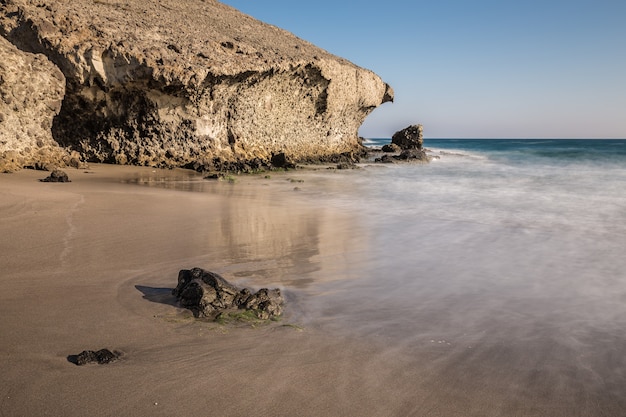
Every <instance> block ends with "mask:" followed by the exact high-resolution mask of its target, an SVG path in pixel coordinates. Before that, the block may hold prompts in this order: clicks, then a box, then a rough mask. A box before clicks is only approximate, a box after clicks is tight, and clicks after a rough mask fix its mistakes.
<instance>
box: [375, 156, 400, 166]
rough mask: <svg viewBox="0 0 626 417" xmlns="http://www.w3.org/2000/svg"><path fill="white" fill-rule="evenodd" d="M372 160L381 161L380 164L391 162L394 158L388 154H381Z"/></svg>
mask: <svg viewBox="0 0 626 417" xmlns="http://www.w3.org/2000/svg"><path fill="white" fill-rule="evenodd" d="M374 162H379V163H382V164H393V163H394V162H395V160H394V159H393V157H392V156H390V155H383V156H381V157H380V158H376V159H375V160H374Z"/></svg>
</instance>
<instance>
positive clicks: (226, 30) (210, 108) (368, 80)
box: [0, 0, 393, 169]
mask: <svg viewBox="0 0 626 417" xmlns="http://www.w3.org/2000/svg"><path fill="white" fill-rule="evenodd" d="M0 32H1V33H2V34H3V36H5V37H6V38H7V39H9V40H10V41H11V42H12V43H14V44H15V45H17V46H18V47H19V48H20V49H22V50H25V51H29V52H34V53H43V54H45V55H46V56H47V57H48V58H49V59H50V60H51V61H52V62H54V63H55V64H56V65H57V66H58V67H59V68H60V69H61V71H62V72H63V74H64V75H65V78H66V80H67V88H66V94H65V99H64V100H63V105H62V108H61V111H60V114H59V116H58V117H56V119H55V121H54V126H53V134H54V137H55V139H56V140H57V141H58V142H59V143H60V144H61V145H62V146H64V147H67V148H69V149H72V150H76V151H78V152H79V153H80V154H81V155H82V156H83V157H84V158H85V159H87V160H90V161H102V162H114V163H120V164H139V165H151V166H162V167H173V166H187V167H194V168H196V169H211V168H218V169H219V168H220V167H223V166H224V165H225V164H226V166H227V165H228V163H229V162H233V161H259V160H263V161H267V160H269V159H270V158H271V156H272V155H273V154H277V153H281V152H284V153H285V154H286V155H287V156H288V157H289V158H291V159H293V160H296V161H297V160H305V159H324V158H328V157H331V156H333V155H337V154H341V153H346V152H354V151H355V150H357V149H358V148H359V142H358V137H357V132H358V128H359V126H360V125H361V124H362V122H363V120H364V119H365V117H366V116H367V115H368V114H369V113H370V112H371V111H372V110H373V109H374V108H376V107H377V106H378V105H380V104H381V103H384V102H386V101H390V100H392V99H393V92H392V90H391V88H390V87H389V86H388V85H387V84H385V83H384V82H383V81H382V80H381V79H380V78H379V77H378V76H377V75H375V74H374V73H372V72H371V71H368V70H365V69H362V68H359V67H357V66H355V65H354V64H352V63H350V62H348V61H346V60H343V59H341V58H338V57H336V56H333V55H331V54H329V53H328V52H326V51H324V50H322V49H319V48H317V47H315V46H313V45H311V44H310V43H308V42H305V41H303V40H301V39H299V38H297V37H295V36H294V35H292V34H290V33H288V32H286V31H284V30H281V29H279V28H276V27H274V26H271V25H267V24H264V23H262V22H259V21H257V20H255V19H253V18H251V17H249V16H246V15H244V14H242V13H240V12H238V11H237V10H235V9H233V8H230V7H228V6H226V5H223V4H221V3H219V2H217V1H214V0H152V1H147V0H119V1H118V0H72V1H61V0H56V1H40V0H2V1H0Z"/></svg>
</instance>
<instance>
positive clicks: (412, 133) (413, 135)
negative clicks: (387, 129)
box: [391, 125, 424, 150]
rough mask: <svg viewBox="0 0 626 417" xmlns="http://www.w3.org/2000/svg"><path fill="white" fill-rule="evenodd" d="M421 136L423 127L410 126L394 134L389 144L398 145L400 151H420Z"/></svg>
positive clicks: (422, 142) (422, 140) (422, 139)
mask: <svg viewBox="0 0 626 417" xmlns="http://www.w3.org/2000/svg"><path fill="white" fill-rule="evenodd" d="M423 136H424V127H423V126H422V125H411V126H409V127H406V128H404V129H402V130H399V131H397V132H396V133H394V134H393V136H392V137H391V143H392V144H395V145H398V146H399V147H400V149H402V150H408V149H422V145H423V144H424V138H423Z"/></svg>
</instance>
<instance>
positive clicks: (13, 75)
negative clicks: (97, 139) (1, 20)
mask: <svg viewBox="0 0 626 417" xmlns="http://www.w3.org/2000/svg"><path fill="white" fill-rule="evenodd" d="M64 91H65V78H64V77H63V74H62V73H61V71H59V69H58V68H57V67H56V66H55V65H54V64H52V63H51V62H50V61H49V60H48V59H47V58H46V57H45V56H43V55H35V54H29V53H24V52H21V51H20V50H18V49H17V48H16V47H15V46H13V45H12V44H11V43H9V42H8V41H7V40H5V39H4V38H1V37H0V172H13V171H16V170H18V169H20V168H22V167H24V166H31V167H36V168H43V167H45V166H47V165H51V166H52V165H63V164H64V159H67V158H68V154H67V152H66V151H64V150H63V149H61V148H60V147H59V145H58V144H57V143H56V142H55V141H54V139H52V134H51V132H50V128H51V126H52V119H53V118H54V116H55V115H56V114H58V113H59V110H60V109H61V100H62V99H63V94H64Z"/></svg>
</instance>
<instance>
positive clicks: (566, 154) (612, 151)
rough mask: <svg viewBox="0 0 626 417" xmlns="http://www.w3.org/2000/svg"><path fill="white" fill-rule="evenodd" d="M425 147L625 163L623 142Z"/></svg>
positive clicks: (465, 142)
mask: <svg viewBox="0 0 626 417" xmlns="http://www.w3.org/2000/svg"><path fill="white" fill-rule="evenodd" d="M389 142H391V139H389V138H376V139H369V140H368V141H367V142H366V144H367V145H370V146H381V145H384V144H386V143H389ZM424 147H426V148H436V149H439V150H444V151H446V150H448V151H454V150H460V151H466V152H478V153H481V154H485V155H487V154H488V155H489V156H490V157H491V158H501V159H503V160H510V161H518V162H529V159H531V160H532V159H535V158H539V159H544V161H543V162H545V159H552V160H554V161H561V162H566V163H572V162H575V161H601V162H624V161H626V139H424Z"/></svg>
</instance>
